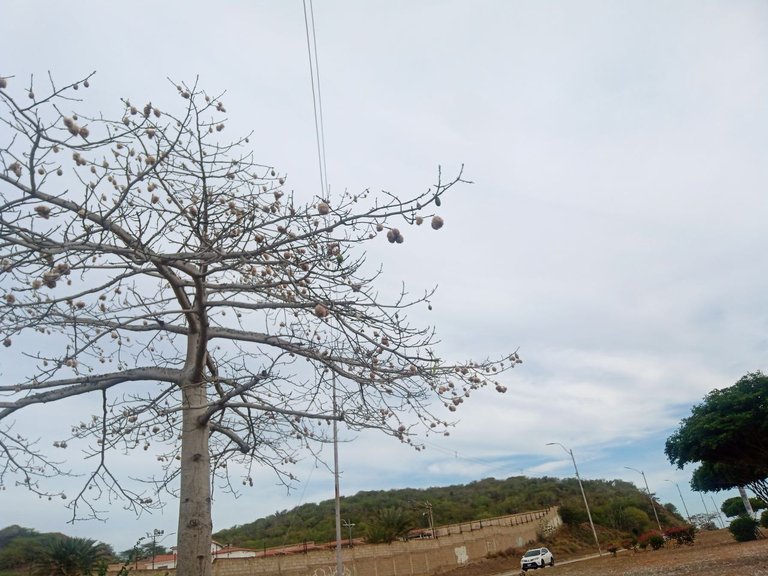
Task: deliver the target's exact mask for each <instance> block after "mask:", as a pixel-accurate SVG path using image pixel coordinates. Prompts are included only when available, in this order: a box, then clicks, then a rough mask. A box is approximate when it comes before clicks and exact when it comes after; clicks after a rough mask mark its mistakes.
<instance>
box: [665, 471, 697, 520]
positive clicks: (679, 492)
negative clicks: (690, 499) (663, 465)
mask: <svg viewBox="0 0 768 576" xmlns="http://www.w3.org/2000/svg"><path fill="white" fill-rule="evenodd" d="M664 482H670V483H672V484H674V485H675V488H677V493H678V494H679V495H680V501H681V502H682V503H683V508H684V509H685V517H686V518H687V519H688V523H689V524H690V523H691V514H690V513H689V512H688V506H686V505H685V500H684V499H683V493H682V492H681V491H680V485H679V484H678V483H677V482H672V480H664Z"/></svg>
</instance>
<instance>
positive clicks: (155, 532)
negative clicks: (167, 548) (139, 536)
mask: <svg viewBox="0 0 768 576" xmlns="http://www.w3.org/2000/svg"><path fill="white" fill-rule="evenodd" d="M163 534H165V531H164V530H158V529H157V528H155V529H154V530H152V534H147V537H150V536H151V537H152V570H154V569H155V555H156V554H157V537H158V536H162V535H163Z"/></svg>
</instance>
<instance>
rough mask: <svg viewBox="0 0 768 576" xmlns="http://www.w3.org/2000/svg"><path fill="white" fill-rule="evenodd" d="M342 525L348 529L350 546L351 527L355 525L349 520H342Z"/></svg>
mask: <svg viewBox="0 0 768 576" xmlns="http://www.w3.org/2000/svg"><path fill="white" fill-rule="evenodd" d="M343 526H344V528H348V529H349V547H350V548H352V528H354V527H355V524H354V522H350V521H349V520H344V522H343Z"/></svg>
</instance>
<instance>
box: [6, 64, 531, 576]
mask: <svg viewBox="0 0 768 576" xmlns="http://www.w3.org/2000/svg"><path fill="white" fill-rule="evenodd" d="M93 80H94V78H93V77H92V76H89V77H87V78H85V79H83V80H82V81H80V82H75V83H71V84H67V85H63V86H62V85H57V84H56V82H55V81H54V80H53V78H48V79H46V82H45V85H44V86H41V85H40V84H39V83H38V84H35V83H34V78H32V79H31V80H30V81H29V84H27V85H24V86H22V85H21V84H20V83H19V82H16V81H15V78H13V77H0V125H2V131H0V294H2V298H3V305H2V307H0V341H1V342H2V344H3V346H2V347H0V366H3V367H6V366H11V365H14V366H15V370H14V376H13V377H11V376H9V375H7V374H4V377H3V378H4V379H3V382H2V384H0V482H2V483H4V484H5V485H9V484H12V483H11V482H9V481H8V480H6V479H4V477H5V476H14V477H17V478H18V482H17V485H19V486H23V487H24V488H26V489H28V490H31V491H33V492H35V493H37V494H38V495H40V496H42V497H64V498H67V499H68V502H69V503H70V504H69V505H70V506H71V508H72V514H73V517H74V518H83V517H94V516H98V515H99V507H98V505H97V503H95V502H93V500H91V498H98V497H103V498H110V499H113V498H119V499H122V500H123V502H124V504H125V505H126V506H127V507H129V508H133V509H134V510H135V511H136V512H137V513H140V512H142V511H143V510H146V509H157V508H158V507H160V506H162V499H163V498H164V497H166V495H167V493H168V491H169V490H170V492H172V493H174V495H175V496H177V497H175V498H174V499H175V501H176V502H177V503H178V507H179V508H178V529H177V539H178V572H179V574H183V575H184V576H210V574H211V573H212V559H211V550H210V541H211V530H212V513H211V501H212V499H211V485H212V484H213V478H212V477H214V478H215V479H216V480H217V481H219V480H220V481H221V483H222V484H221V485H222V486H226V487H228V488H229V489H232V490H234V489H235V488H234V487H235V486H239V485H240V484H241V483H242V485H243V486H245V488H244V489H248V487H250V486H252V485H253V478H252V476H251V474H250V470H251V469H252V467H253V466H265V467H268V468H271V469H272V470H274V471H275V473H276V474H277V475H278V478H279V480H280V481H282V482H283V483H284V484H286V485H288V486H291V485H293V483H294V481H295V478H294V476H293V474H292V472H291V471H290V470H291V465H292V464H294V463H295V462H297V460H298V459H299V457H300V456H301V453H302V452H304V451H307V450H309V451H313V450H316V449H317V446H318V445H320V443H322V442H324V441H328V440H329V432H328V430H329V427H328V426H327V423H328V422H329V421H331V420H337V421H342V422H343V425H344V426H346V427H347V428H348V429H351V430H355V431H357V430H362V429H373V430H377V431H380V432H382V433H383V434H386V435H389V436H391V437H392V438H394V439H395V440H397V441H400V442H403V443H405V444H409V445H411V446H412V447H414V448H416V449H419V450H420V449H421V448H422V446H423V444H422V443H421V440H420V439H419V438H421V437H423V436H424V435H430V434H446V433H449V428H450V427H451V426H452V422H453V421H454V416H453V414H454V413H455V412H456V410H458V409H459V407H460V406H461V405H462V404H463V403H464V402H465V401H466V400H467V398H468V397H469V396H470V395H471V394H474V393H475V391H476V390H479V389H481V388H485V387H489V388H491V389H495V390H496V391H497V392H499V393H503V392H505V391H506V388H505V386H503V385H502V384H501V383H500V382H499V381H498V380H496V378H497V377H498V376H499V374H500V373H502V372H504V371H506V370H508V369H510V368H512V367H513V366H515V365H516V364H518V363H519V362H520V359H519V357H518V356H517V355H516V354H514V353H513V354H510V355H506V356H505V357H503V358H498V359H497V360H489V359H486V358H482V359H479V360H466V361H460V362H453V361H450V360H447V359H445V358H443V357H442V355H441V353H440V350H439V349H438V339H437V336H436V333H435V331H434V330H433V328H432V327H429V326H418V325H416V324H414V323H412V322H411V321H410V320H409V319H408V315H407V311H408V310H409V309H412V308H414V307H420V308H423V309H427V308H428V307H430V298H431V295H432V291H430V290H427V291H425V292H423V293H416V294H414V295H412V294H413V293H409V292H408V291H406V290H405V289H402V290H401V291H400V292H396V293H390V292H389V291H382V290H380V286H379V283H380V279H379V278H380V272H379V271H377V270H376V269H375V267H373V266H371V265H370V264H368V263H367V262H366V258H365V246H367V245H370V244H369V243H371V242H379V243H380V244H386V243H387V242H389V244H391V245H392V249H393V250H398V249H399V250H402V249H401V248H400V247H399V245H400V244H402V243H403V242H404V240H405V234H403V232H402V230H406V227H408V229H410V230H412V231H413V232H412V233H413V234H417V233H418V234H422V235H425V234H429V233H432V232H426V229H431V230H432V231H434V230H439V229H440V228H442V226H443V225H444V221H443V218H442V217H441V216H440V215H439V214H437V213H436V211H437V210H438V209H439V207H440V206H441V205H442V202H443V201H445V198H446V196H445V194H446V192H447V191H448V190H449V189H450V188H451V187H453V186H454V185H456V184H458V183H460V182H462V179H461V176H460V175H458V176H457V177H455V178H452V179H449V180H447V181H446V180H443V179H442V177H441V176H440V175H438V178H437V182H436V183H435V185H434V186H432V187H430V188H427V187H423V188H422V187H414V186H410V188H411V189H414V190H415V189H417V188H418V191H416V192H413V193H411V194H408V195H402V196H398V195H397V194H393V193H389V192H382V193H381V194H375V193H372V192H369V191H361V192H359V193H352V192H348V191H344V192H339V193H338V194H330V192H329V191H327V190H323V191H322V192H321V197H317V196H316V195H314V194H313V193H312V192H308V191H303V195H302V193H301V191H300V192H298V193H296V194H294V193H293V192H292V191H291V190H290V189H288V188H287V187H286V186H285V184H286V179H285V175H284V174H279V173H278V172H277V170H275V169H274V168H273V167H271V166H268V165H264V164H260V163H258V162H257V161H256V159H254V157H253V152H252V151H251V150H250V148H251V146H250V144H249V137H247V136H244V137H240V138H236V139H234V140H230V139H229V137H228V136H226V135H227V134H228V133H229V130H227V131H225V132H222V131H223V130H224V129H225V127H227V126H228V119H227V110H226V108H225V106H224V103H223V102H222V100H221V98H220V97H219V96H218V95H216V94H209V93H206V92H205V91H204V90H203V89H202V88H200V87H199V86H197V85H185V84H179V85H178V86H176V90H173V92H172V94H171V95H170V97H171V98H172V100H171V99H165V100H162V99H161V98H159V97H158V98H152V102H147V100H149V99H148V98H145V99H144V100H143V102H146V104H144V103H142V104H138V105H137V103H136V102H135V101H134V102H133V103H132V102H131V101H129V100H127V99H125V100H123V101H122V102H121V103H120V104H119V105H118V107H117V108H118V109H117V110H113V111H107V112H105V113H103V114H102V113H97V112H95V111H91V112H90V113H89V111H88V110H87V105H86V104H84V103H83V101H82V98H81V95H82V94H83V93H84V89H85V88H88V87H89V86H90V83H91V82H93ZM30 95H31V98H29V97H28V96H30ZM422 224H426V225H425V226H420V225H422ZM407 233H408V234H410V233H411V232H407ZM401 254H403V252H401ZM403 257H416V256H415V255H414V254H410V255H408V254H403ZM418 257H420V258H424V257H426V254H421V255H418ZM22 351H23V353H22ZM12 378H13V379H12ZM74 398H77V399H78V400H80V401H81V402H82V404H83V405H89V406H91V407H92V413H91V414H90V415H89V417H86V418H84V420H85V421H83V422H80V423H78V422H72V427H71V428H68V429H67V430H66V432H64V434H63V436H62V437H61V438H59V439H57V440H56V441H54V442H52V447H47V448H46V447H45V446H41V445H39V444H37V443H36V439H35V438H28V437H24V436H23V435H20V434H18V429H14V425H13V419H14V418H19V419H23V418H25V417H26V415H27V413H28V412H29V411H30V410H33V409H34V407H35V406H40V405H43V404H49V403H54V402H57V401H60V400H67V399H69V400H72V399H74ZM89 402H90V403H89ZM74 446H78V448H80V449H82V451H83V452H84V453H85V454H87V455H88V458H86V459H85V464H84V465H85V466H91V468H89V469H87V470H86V471H85V473H84V474H83V475H82V477H83V478H84V480H83V486H82V489H81V490H80V491H75V494H74V497H73V498H68V495H67V494H63V493H61V492H60V489H59V488H58V485H59V484H60V483H59V482H58V479H59V478H60V476H61V475H63V474H66V473H67V468H66V467H65V466H64V465H63V464H62V462H63V461H65V460H66V458H62V457H61V456H59V457H56V456H53V455H52V452H55V451H66V450H67V449H68V448H69V447H74ZM131 450H138V451H141V450H145V451H147V452H150V453H151V454H152V456H154V457H155V461H156V469H155V470H153V471H152V472H151V473H149V474H148V475H149V478H136V479H133V478H131V477H129V476H127V475H119V474H117V473H116V471H115V470H113V464H114V460H113V456H114V454H116V453H119V452H124V451H131ZM77 453H78V456H77V459H78V460H81V458H80V456H79V455H80V451H79V450H78V452H77ZM4 480H5V481H4ZM147 480H149V481H147ZM177 481H178V490H177V487H176V486H170V485H169V484H170V483H175V482H177ZM86 487H87V488H86Z"/></svg>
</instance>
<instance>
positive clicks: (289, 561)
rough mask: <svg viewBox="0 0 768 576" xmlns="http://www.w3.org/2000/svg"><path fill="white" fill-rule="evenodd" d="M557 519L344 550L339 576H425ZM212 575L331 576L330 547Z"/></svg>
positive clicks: (217, 565)
mask: <svg viewBox="0 0 768 576" xmlns="http://www.w3.org/2000/svg"><path fill="white" fill-rule="evenodd" d="M560 523H561V520H560V516H559V515H558V512H557V509H556V508H550V509H547V510H538V511H535V512H528V513H525V514H514V515H511V516H501V517H499V518H490V519H487V520H478V521H474V522H466V523H462V524H454V525H450V526H440V527H439V528H437V529H436V530H435V532H436V535H437V538H434V539H431V538H430V539H422V540H410V541H408V542H393V543H391V544H366V545H358V546H355V547H353V548H344V550H343V552H342V560H343V562H344V576H429V575H431V574H435V573H438V572H443V571H446V570H450V569H452V568H455V567H457V566H461V565H462V564H466V563H467V562H473V561H476V560H480V559H482V558H485V557H486V556H487V555H488V554H489V553H494V552H501V551H503V550H506V549H508V548H526V547H527V546H528V545H529V543H531V542H535V541H536V539H537V535H538V534H543V533H546V532H549V531H551V530H553V529H556V528H557V527H558V526H559V525H560ZM166 572H168V573H170V574H172V575H174V576H175V571H174V570H169V571H165V570H163V571H160V570H155V571H154V572H153V571H151V570H139V571H134V570H132V571H131V575H132V576H149V575H154V576H157V575H158V574H164V573H166ZM213 574H214V576H336V552H335V550H327V551H325V550H323V551H312V552H307V553H306V554H291V555H285V556H267V557H256V558H229V559H225V558H221V559H218V560H216V561H215V562H214V563H213Z"/></svg>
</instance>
